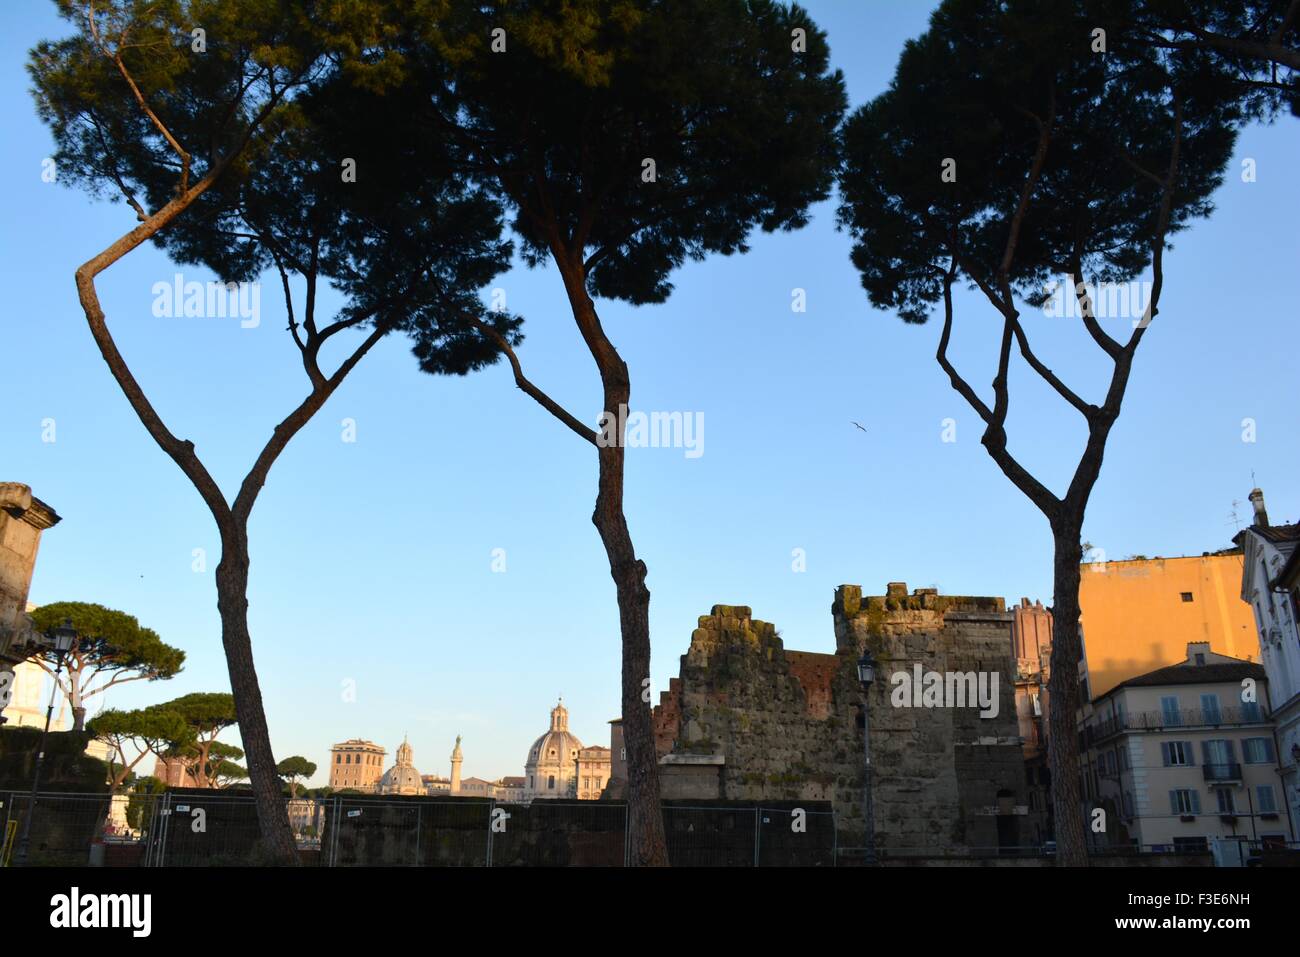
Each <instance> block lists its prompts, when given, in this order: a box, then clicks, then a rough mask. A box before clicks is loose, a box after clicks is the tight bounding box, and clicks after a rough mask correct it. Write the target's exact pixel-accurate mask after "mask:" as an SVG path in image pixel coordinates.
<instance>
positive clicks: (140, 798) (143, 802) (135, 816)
mask: <svg viewBox="0 0 1300 957" xmlns="http://www.w3.org/2000/svg"><path fill="white" fill-rule="evenodd" d="M166 790H167V785H166V784H164V783H163V782H162V781H161V780H159V779H158V778H156V777H153V776H152V775H150V776H148V777H143V778H140V779H138V780H137V781H136V782H135V783H134V784H132V785H131V790H130V792H129V793H128V797H127V801H126V823H127V824H128V825H130V827H132V828H133V829H135V830H137V831H138V830H140V829H141V828H142V827H144V826H145V824H147V823H148V821H147V818H146V816H145V815H146V812H148V811H150V810H151V809H152V808H153V802H154V801H155V800H156V799H157V796H158V795H159V794H162V793H163V792H164V791H166Z"/></svg>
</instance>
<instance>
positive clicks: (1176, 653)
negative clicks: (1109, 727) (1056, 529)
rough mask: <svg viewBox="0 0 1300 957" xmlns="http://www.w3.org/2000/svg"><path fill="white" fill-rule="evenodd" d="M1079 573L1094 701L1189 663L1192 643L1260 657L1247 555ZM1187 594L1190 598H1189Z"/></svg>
mask: <svg viewBox="0 0 1300 957" xmlns="http://www.w3.org/2000/svg"><path fill="white" fill-rule="evenodd" d="M1081 571H1082V576H1081V579H1080V582H1079V607H1080V609H1081V615H1080V621H1081V622H1082V625H1083V648H1084V655H1085V657H1086V659H1087V666H1088V676H1089V681H1088V684H1089V690H1090V691H1091V692H1092V696H1093V697H1094V698H1096V697H1097V696H1098V695H1103V694H1105V693H1106V692H1107V691H1109V690H1110V689H1111V688H1113V687H1115V685H1117V684H1119V683H1120V682H1121V681H1126V680H1127V679H1129V678H1133V677H1136V676H1137V675H1141V674H1146V673H1147V672H1148V671H1154V670H1156V669H1157V668H1163V667H1165V666H1166V665H1172V664H1177V663H1178V662H1180V661H1183V660H1185V659H1186V657H1187V643H1188V642H1189V641H1208V642H1209V643H1210V650H1211V651H1217V652H1218V653H1219V654H1222V655H1230V656H1231V657H1233V658H1242V659H1245V660H1247V661H1259V660H1260V656H1259V634H1258V632H1257V631H1256V630H1255V618H1254V614H1253V613H1252V611H1251V608H1250V605H1248V604H1246V603H1245V602H1244V601H1242V600H1241V555H1205V556H1199V557H1195V558H1151V559H1141V560H1133V561H1125V562H1094V563H1091V564H1084V565H1083V566H1082V568H1081ZM1182 592H1191V593H1192V600H1191V601H1190V602H1185V601H1183V600H1182V597H1181V593H1182Z"/></svg>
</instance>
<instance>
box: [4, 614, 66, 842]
mask: <svg viewBox="0 0 1300 957" xmlns="http://www.w3.org/2000/svg"><path fill="white" fill-rule="evenodd" d="M50 638H51V639H52V640H53V645H54V652H55V655H56V656H57V662H56V664H55V667H54V686H53V687H52V688H50V703H49V705H48V706H47V707H46V708H45V730H43V731H42V732H41V746H40V749H39V750H38V751H37V752H36V769H35V770H34V771H33V772H32V793H31V797H29V798H28V799H27V813H26V814H25V815H24V816H23V830H22V833H21V834H19V836H18V848H17V850H16V852H15V854H14V864H15V865H16V866H18V867H21V866H22V865H24V864H26V863H27V850H28V848H29V846H30V845H31V840H32V818H33V817H35V816H36V793H37V791H39V790H40V786H41V765H42V764H43V763H44V761H45V742H46V739H47V738H49V736H50V718H51V717H53V715H54V696H55V695H56V694H58V693H59V673H60V672H61V671H62V670H63V656H64V655H66V654H67V653H68V652H69V651H71V650H72V646H73V644H74V643H75V642H76V640H77V632H76V629H74V628H73V627H72V619H71V618H65V619H63V624H62V625H60V626H59V627H58V628H55V629H54V631H53V632H52V633H51V635H50Z"/></svg>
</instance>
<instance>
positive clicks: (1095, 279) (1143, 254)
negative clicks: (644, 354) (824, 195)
mask: <svg viewBox="0 0 1300 957" xmlns="http://www.w3.org/2000/svg"><path fill="white" fill-rule="evenodd" d="M1089 6H1090V5H1089V4H1086V3H1062V4H1050V5H1044V4H1040V3H1036V2H1031V0H1012V2H1009V3H1006V2H997V0H947V2H945V3H943V4H942V5H941V6H940V7H939V9H938V10H937V11H936V12H935V14H934V15H933V17H932V19H931V22H930V27H929V30H928V32H927V33H925V34H924V35H923V36H922V37H920V38H919V39H917V40H913V41H910V42H909V43H908V44H907V46H906V48H905V49H904V51H903V54H902V57H901V58H900V60H899V64H898V68H897V73H896V74H895V76H894V79H893V82H892V83H891V85H890V87H889V89H888V90H887V91H886V92H885V93H883V94H882V95H881V96H879V97H878V98H877V99H875V100H874V101H872V102H871V103H869V104H868V105H866V106H864V107H862V108H861V109H859V110H857V111H856V112H855V113H854V114H853V115H852V116H851V117H850V119H849V120H848V121H847V122H846V124H845V130H844V150H845V161H844V167H843V171H842V177H841V183H840V190H841V197H842V206H841V210H840V217H841V221H842V223H843V225H845V226H846V227H848V229H849V230H850V231H851V233H852V235H853V237H854V239H855V244H854V247H853V251H852V260H853V263H854V264H855V265H856V266H857V268H858V269H859V271H860V272H861V276H862V284H863V286H864V288H865V289H866V292H867V295H868V297H869V299H870V301H871V302H872V304H873V305H875V306H877V307H879V308H886V309H894V310H897V311H898V313H899V314H900V316H901V317H902V318H903V319H904V320H905V321H907V322H914V323H920V322H925V321H926V319H927V318H928V316H929V314H930V312H931V310H932V309H934V308H935V307H936V306H941V307H942V316H943V328H942V331H941V333H940V335H939V343H938V353H937V359H938V362H939V364H940V366H941V367H942V368H943V370H944V372H945V373H946V374H947V375H948V378H949V380H950V382H951V384H952V386H953V388H954V389H955V390H956V391H957V392H958V393H959V394H960V395H961V396H962V398H963V399H965V400H966V402H967V403H968V404H969V405H970V407H971V408H972V409H973V410H974V411H975V413H976V414H977V415H978V416H979V418H980V420H981V421H982V422H983V435H982V438H981V442H982V443H983V445H984V447H985V449H986V450H987V452H988V454H989V455H990V456H991V457H992V459H993V461H994V462H995V463H996V464H997V466H998V468H999V469H1001V471H1002V472H1003V473H1004V474H1005V475H1006V476H1007V478H1008V479H1010V480H1011V482H1012V483H1013V484H1014V485H1015V486H1016V488H1018V489H1019V490H1020V491H1021V492H1023V493H1024V494H1025V495H1026V496H1027V497H1028V498H1029V499H1030V501H1031V502H1032V503H1033V504H1034V505H1035V506H1036V507H1037V508H1038V509H1039V510H1040V511H1041V512H1042V513H1043V515H1044V516H1045V517H1046V518H1047V520H1048V523H1049V526H1050V528H1051V532H1052V539H1053V543H1054V552H1055V557H1054V572H1053V594H1054V601H1053V609H1052V614H1053V626H1054V631H1053V648H1052V674H1051V679H1050V686H1049V697H1050V716H1049V735H1048V745H1049V755H1050V758H1049V760H1050V767H1051V775H1052V789H1053V800H1054V807H1055V823H1056V838H1057V846H1058V849H1059V854H1060V858H1061V860H1062V861H1064V862H1065V863H1068V864H1072V865H1081V864H1086V863H1087V848H1086V833H1085V820H1084V813H1083V812H1084V809H1085V805H1084V803H1083V801H1082V798H1081V794H1080V780H1079V770H1078V743H1077V737H1076V729H1075V724H1074V722H1075V713H1076V708H1077V706H1078V705H1079V698H1080V689H1079V684H1078V680H1077V677H1076V673H1077V672H1076V667H1077V663H1078V661H1079V658H1080V640H1079V571H1080V569H1079V565H1080V562H1081V560H1082V549H1081V534H1080V532H1081V528H1082V525H1083V520H1084V513H1085V510H1086V508H1087V505H1088V499H1089V496H1090V495H1091V493H1092V489H1093V486H1094V485H1095V484H1096V482H1097V478H1098V476H1099V474H1100V471H1101V466H1102V458H1103V455H1104V453H1105V450H1106V442H1107V439H1108V438H1109V436H1110V433H1111V430H1112V429H1113V427H1114V425H1115V422H1116V421H1117V419H1118V417H1119V414H1120V406H1121V404H1122V402H1123V399H1124V392H1125V388H1126V386H1127V385H1128V381H1129V375H1130V372H1131V370H1132V368H1133V362H1134V358H1135V354H1136V351H1137V348H1138V346H1139V344H1140V343H1141V342H1142V340H1143V338H1144V337H1145V336H1146V334H1147V331H1148V328H1149V326H1150V323H1151V320H1152V319H1153V318H1154V317H1155V316H1156V315H1157V312H1158V309H1159V305H1160V298H1161V292H1162V289H1163V284H1164V269H1163V261H1164V255H1165V251H1166V248H1167V247H1168V240H1169V237H1170V236H1171V235H1172V234H1173V233H1175V232H1177V231H1178V230H1180V229H1183V228H1185V227H1186V226H1187V225H1188V224H1189V223H1191V222H1192V221H1193V220H1195V219H1196V218H1198V217H1202V216H1205V215H1207V214H1208V212H1209V211H1210V208H1211V207H1210V201H1209V198H1210V195H1211V193H1212V192H1213V191H1214V189H1215V188H1216V187H1217V186H1218V184H1219V183H1220V182H1221V180H1222V176H1223V171H1224V167H1225V165H1226V163H1227V161H1228V159H1229V157H1230V155H1231V151H1232V146H1233V143H1234V139H1235V130H1236V124H1237V122H1238V121H1239V115H1238V113H1237V110H1236V107H1235V106H1234V105H1233V104H1232V101H1231V97H1230V96H1228V95H1226V94H1225V82H1226V80H1225V77H1224V76H1223V74H1222V73H1221V72H1220V71H1219V70H1217V69H1216V67H1215V65H1214V64H1213V63H1212V62H1211V61H1210V60H1209V58H1207V57H1206V56H1204V55H1202V54H1201V53H1199V52H1198V51H1195V50H1190V51H1184V50H1166V49H1160V48H1157V47H1155V46H1153V45H1150V44H1147V43H1144V42H1139V41H1138V40H1136V39H1134V38H1133V37H1131V36H1129V37H1125V36H1124V35H1123V32H1122V31H1121V30H1119V29H1118V28H1116V27H1115V25H1114V24H1111V23H1109V22H1107V21H1105V20H1100V21H1099V20H1098V19H1097V18H1096V16H1095V15H1090V11H1089V10H1088V9H1087V8H1088V7H1089ZM1049 8H1050V9H1049ZM1108 27H1110V28H1111V29H1107V28H1108ZM1099 30H1100V31H1103V32H1102V33H1098V32H1097V31H1099ZM1145 275H1149V276H1150V283H1149V292H1148V294H1147V297H1146V298H1147V301H1146V303H1145V308H1143V309H1140V310H1139V311H1138V314H1136V315H1134V316H1132V317H1130V318H1125V319H1123V320H1122V321H1119V322H1116V321H1114V320H1107V321H1106V322H1107V325H1109V326H1110V328H1109V329H1108V328H1106V326H1104V325H1103V320H1102V319H1101V318H1100V317H1099V316H1098V315H1097V311H1096V310H1095V308H1094V306H1095V303H1094V302H1093V299H1092V296H1091V294H1090V292H1089V288H1090V287H1095V285H1096V284H1097V283H1111V282H1126V281H1128V280H1131V279H1134V278H1135V277H1139V276H1145ZM1061 276H1067V277H1070V278H1069V279H1068V280H1067V282H1066V284H1065V287H1064V288H1065V289H1066V290H1068V291H1067V292H1064V293H1063V294H1062V292H1061V290H1060V289H1058V290H1056V292H1055V293H1054V294H1049V290H1050V288H1051V285H1052V283H1053V280H1054V279H1055V278H1056V277H1061ZM958 284H961V285H963V286H971V287H973V288H974V289H975V290H977V291H978V294H979V295H980V296H982V298H983V300H984V301H986V302H987V304H988V306H989V307H991V310H992V315H993V316H994V318H995V320H997V321H996V323H995V325H992V326H989V327H988V328H989V332H988V333H987V334H988V335H989V337H990V338H992V337H993V336H994V335H995V333H994V331H993V330H994V329H996V340H995V341H996V342H997V343H998V348H997V353H996V354H997V357H998V359H997V368H996V372H995V373H994V376H993V382H992V390H991V397H988V398H986V397H985V394H984V393H983V392H982V390H980V389H977V388H975V387H974V386H972V385H971V384H970V381H969V380H968V379H967V378H966V377H965V376H963V374H962V373H961V372H959V371H958V369H957V368H956V366H955V365H954V363H953V362H952V361H951V359H950V357H949V355H948V346H949V341H950V337H951V335H952V329H953V322H954V315H953V313H954V307H953V287H954V286H955V285H958ZM1065 297H1069V300H1070V302H1069V303H1068V305H1070V306H1072V307H1073V308H1074V310H1075V313H1076V314H1077V315H1078V316H1079V317H1080V318H1079V325H1080V327H1081V328H1080V329H1079V334H1080V335H1081V336H1082V335H1085V334H1086V335H1087V337H1088V339H1089V340H1091V342H1092V344H1093V345H1094V346H1095V347H1096V348H1098V349H1099V350H1100V352H1101V354H1102V355H1104V356H1105V357H1106V359H1107V360H1108V363H1109V376H1108V377H1107V381H1105V383H1104V388H1103V389H1102V391H1101V392H1100V397H1099V398H1098V399H1093V398H1090V397H1089V396H1088V390H1086V389H1083V390H1079V391H1076V389H1075V388H1074V387H1072V386H1070V385H1068V384H1066V383H1065V382H1064V381H1063V380H1062V379H1061V378H1060V377H1059V376H1058V375H1056V374H1055V373H1054V372H1053V371H1052V369H1051V368H1050V366H1049V365H1048V363H1047V362H1046V361H1045V360H1044V359H1043V358H1042V357H1041V356H1040V355H1039V354H1038V353H1036V352H1035V351H1034V348H1033V346H1032V344H1031V342H1030V332H1031V330H1032V329H1033V328H1034V325H1035V321H1034V320H1033V319H1032V318H1031V316H1030V315H1028V314H1025V313H1022V311H1021V307H1022V304H1028V305H1030V306H1033V307H1035V308H1039V307H1043V306H1049V307H1051V304H1052V303H1053V302H1055V303H1056V304H1058V305H1059V304H1060V303H1062V302H1063V301H1064V299H1065ZM1076 298H1077V303H1076V302H1075V301H1074V300H1075V299H1076ZM1051 321H1054V322H1060V321H1062V320H1060V319H1053V320H1051ZM1015 353H1019V356H1020V358H1021V359H1022V360H1023V361H1024V363H1025V364H1026V365H1027V366H1028V367H1029V368H1030V369H1031V370H1032V371H1033V372H1034V373H1035V374H1036V375H1037V376H1038V377H1039V378H1040V379H1041V380H1042V381H1043V382H1045V383H1046V384H1047V385H1048V386H1049V387H1050V388H1051V389H1052V390H1053V391H1054V392H1055V393H1056V395H1057V396H1059V398H1060V399H1061V400H1062V401H1063V402H1064V403H1065V404H1066V405H1068V406H1069V407H1070V408H1071V409H1073V410H1074V412H1075V413H1077V414H1078V415H1079V416H1080V417H1081V418H1082V419H1083V422H1084V424H1085V426H1086V429H1087V439H1086V442H1085V444H1084V447H1083V450H1082V452H1081V454H1080V455H1079V458H1078V461H1077V464H1076V466H1075V468H1074V471H1073V474H1072V475H1071V476H1070V479H1069V483H1068V486H1067V487H1066V489H1065V490H1064V492H1062V493H1057V492H1055V491H1053V490H1052V489H1050V488H1048V486H1047V485H1046V484H1044V482H1043V481H1042V480H1040V479H1039V478H1038V477H1036V476H1035V475H1033V474H1032V473H1031V472H1030V470H1029V469H1028V468H1027V467H1026V466H1025V465H1024V464H1023V461H1022V458H1021V455H1022V454H1023V452H1022V451H1020V450H1023V449H1024V448H1026V447H1028V446H1031V445H1033V444H1035V443H1042V442H1044V441H1046V440H1045V439H1044V438H1043V437H1042V436H1021V437H1019V438H1018V440H1017V441H1016V442H1015V444H1014V447H1015V448H1016V449H1017V450H1016V451H1013V444H1012V442H1011V438H1010V436H1009V435H1008V431H1007V428H1006V424H1007V417H1008V413H1009V411H1010V408H1011V392H1010V372H1011V366H1012V359H1013V356H1014V354H1015ZM1091 820H1092V819H1091V818H1090V819H1089V823H1091Z"/></svg>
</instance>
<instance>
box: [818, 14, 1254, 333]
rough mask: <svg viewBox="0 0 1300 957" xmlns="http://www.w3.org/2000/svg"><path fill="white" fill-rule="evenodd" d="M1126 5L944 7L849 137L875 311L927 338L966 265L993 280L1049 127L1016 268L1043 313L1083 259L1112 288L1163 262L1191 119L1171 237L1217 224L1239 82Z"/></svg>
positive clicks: (850, 205) (1238, 114) (849, 220)
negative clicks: (919, 325) (1142, 31)
mask: <svg viewBox="0 0 1300 957" xmlns="http://www.w3.org/2000/svg"><path fill="white" fill-rule="evenodd" d="M1113 6H1114V5H1113V4H1107V3H1103V4H1096V3H1088V2H1083V0H1076V2H1064V3H1059V4H1051V5H1047V6H1044V5H1043V4H1040V3H1036V2H1031V0H1011V2H1007V3H1003V2H998V0H947V2H945V3H943V4H942V5H941V6H940V8H939V9H938V10H937V11H936V12H935V14H934V15H933V17H932V19H931V23H930V29H929V31H928V32H927V33H926V34H924V35H923V36H921V37H920V38H918V39H916V40H912V41H909V42H908V44H907V45H906V47H905V48H904V51H903V54H902V57H901V58H900V60H899V64H898V69H897V73H896V74H895V77H894V80H893V82H892V83H891V85H890V88H889V90H888V91H887V92H885V93H883V94H882V95H881V96H879V97H877V98H876V99H875V100H873V101H872V102H871V103H870V104H868V105H866V106H864V107H862V108H861V109H859V110H858V111H857V112H856V113H854V114H853V116H852V117H851V118H850V119H849V120H848V122H847V123H846V126H845V131H844V139H845V153H846V156H845V164H844V170H843V173H842V178H841V184H840V185H841V196H842V205H841V207H840V221H841V223H842V224H843V225H844V226H846V227H848V229H849V230H850V232H851V233H852V234H853V237H854V240H855V245H854V248H853V254H852V258H853V263H854V265H855V266H857V268H858V270H859V271H860V273H861V275H862V284H863V286H864V288H865V289H866V291H867V294H868V296H869V297H870V299H871V301H872V303H873V304H874V305H876V306H878V307H880V308H892V309H895V310H897V311H898V312H899V314H900V316H901V317H902V318H903V319H904V320H906V321H908V322H924V321H925V320H926V318H927V317H928V315H929V312H930V309H931V307H932V306H933V305H934V304H935V303H936V302H938V301H939V300H940V298H941V297H942V293H943V287H944V275H945V272H946V271H947V269H948V267H949V265H950V263H951V260H952V258H953V257H954V256H955V257H957V258H958V261H959V264H960V271H961V273H962V274H963V275H964V276H965V277H966V278H968V279H970V280H972V281H976V282H983V283H985V284H987V285H990V286H991V285H992V284H993V283H995V282H996V280H997V277H998V274H999V271H1000V269H1001V266H1002V258H1003V255H1004V251H1005V249H1006V244H1007V239H1008V236H1009V234H1010V227H1011V223H1012V221H1013V220H1014V218H1015V215H1016V212H1017V209H1018V207H1019V204H1020V199H1021V192H1022V190H1023V188H1024V185H1025V183H1026V180H1027V178H1028V173H1029V170H1030V168H1031V165H1032V162H1033V159H1034V156H1035V150H1036V148H1037V144H1038V141H1039V131H1040V126H1039V124H1040V123H1049V124H1050V127H1051V131H1052V132H1051V141H1050V145H1049V146H1048V149H1047V153H1046V156H1045V163H1044V165H1043V168H1042V173H1041V176H1040V177H1039V179H1038V181H1037V183H1036V184H1035V187H1034V190H1033V194H1032V196H1031V197H1030V202H1029V203H1028V205H1027V206H1026V208H1025V211H1024V220H1023V224H1022V226H1021V228H1020V233H1019V242H1018V244H1017V245H1016V247H1015V250H1014V252H1015V255H1014V257H1013V259H1012V261H1011V263H1010V265H1009V269H1008V279H1009V281H1010V282H1011V284H1012V286H1013V287H1014V288H1016V289H1017V290H1018V291H1019V292H1020V293H1021V295H1022V296H1023V297H1024V298H1026V300H1027V301H1029V302H1030V303H1031V304H1037V303H1041V302H1042V301H1043V300H1044V299H1045V294H1044V289H1045V286H1046V282H1047V280H1048V279H1049V278H1051V277H1053V276H1059V275H1061V274H1062V273H1069V272H1073V270H1072V268H1071V265H1072V262H1073V260H1074V259H1075V258H1076V257H1077V258H1078V259H1079V260H1080V261H1081V264H1082V266H1083V272H1084V274H1085V275H1087V274H1091V275H1092V276H1093V277H1095V279H1096V280H1098V281H1109V282H1115V281H1124V280H1128V279H1130V278H1132V277H1133V276H1135V275H1137V274H1139V273H1140V271H1141V270H1142V269H1143V268H1144V267H1145V266H1147V265H1148V264H1149V263H1150V261H1151V252H1152V243H1153V241H1154V237H1155V236H1156V234H1157V222H1158V218H1159V214H1160V198H1161V186H1160V184H1159V181H1158V178H1159V177H1161V176H1163V175H1164V173H1165V171H1166V168H1167V167H1168V165H1169V157H1170V154H1171V149H1172V145H1173V141H1174V135H1175V130H1176V129H1177V128H1178V126H1179V114H1180V111H1181V126H1182V136H1183V139H1182V143H1181V147H1180V162H1179V167H1178V174H1177V182H1176V186H1175V190H1174V193H1173V202H1172V208H1171V210H1170V214H1169V230H1168V231H1169V233H1170V234H1172V233H1174V232H1177V231H1178V230H1180V229H1183V228H1185V227H1186V226H1187V225H1189V224H1190V223H1191V222H1192V221H1193V220H1195V219H1197V218H1199V217H1203V216H1206V215H1207V214H1208V213H1209V212H1210V210H1211V208H1212V207H1211V203H1210V195H1211V193H1213V191H1214V189H1215V188H1216V187H1217V186H1218V185H1219V184H1220V182H1221V181H1222V178H1223V170H1224V166H1225V164H1226V163H1227V161H1228V159H1229V157H1230V156H1231V153H1232V147H1233V143H1234V139H1235V135H1236V127H1237V125H1238V124H1239V123H1240V122H1241V120H1242V118H1243V114H1242V111H1241V109H1240V104H1239V103H1237V102H1236V101H1235V100H1234V96H1233V92H1232V88H1231V84H1230V83H1229V81H1228V78H1227V77H1225V76H1224V74H1223V72H1222V71H1221V70H1220V69H1219V68H1218V66H1217V65H1216V64H1215V63H1214V62H1213V61H1212V59H1211V58H1209V57H1207V56H1205V55H1204V54H1202V53H1199V52H1198V51H1195V50H1192V51H1167V50H1161V49H1158V48H1156V47H1154V46H1152V45H1150V44H1148V43H1146V42H1144V41H1142V40H1140V39H1136V38H1134V37H1133V36H1125V34H1124V32H1123V30H1122V29H1120V28H1119V27H1118V25H1116V24H1113V23H1112V22H1111V21H1109V20H1107V18H1106V16H1107V13H1108V11H1109V10H1111V9H1112V8H1113ZM1107 26H1111V29H1110V30H1109V31H1108V46H1107V51H1106V52H1105V53H1095V52H1093V50H1092V48H1091V43H1092V39H1091V37H1092V30H1093V29H1096V28H1105V27H1107ZM945 159H952V160H955V162H956V181H955V182H944V181H943V180H942V178H941V176H940V171H941V163H942V162H943V161H944V160H945ZM1153 176H1154V177H1156V178H1157V179H1156V180H1155V181H1153V179H1152V177H1153Z"/></svg>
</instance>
